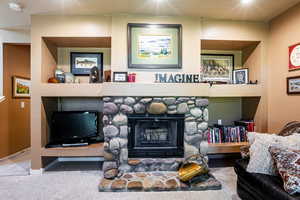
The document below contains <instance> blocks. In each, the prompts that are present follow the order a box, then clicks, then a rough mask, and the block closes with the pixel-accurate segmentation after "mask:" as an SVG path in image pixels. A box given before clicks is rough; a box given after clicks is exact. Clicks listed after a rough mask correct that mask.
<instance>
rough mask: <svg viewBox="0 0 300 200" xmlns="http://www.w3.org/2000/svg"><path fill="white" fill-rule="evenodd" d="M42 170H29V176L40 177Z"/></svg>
mask: <svg viewBox="0 0 300 200" xmlns="http://www.w3.org/2000/svg"><path fill="white" fill-rule="evenodd" d="M43 171H44V169H30V172H29V173H30V175H42V174H43Z"/></svg>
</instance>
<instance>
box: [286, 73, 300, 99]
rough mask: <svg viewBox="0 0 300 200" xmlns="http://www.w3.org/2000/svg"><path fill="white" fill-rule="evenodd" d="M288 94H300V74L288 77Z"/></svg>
mask: <svg viewBox="0 0 300 200" xmlns="http://www.w3.org/2000/svg"><path fill="white" fill-rule="evenodd" d="M287 94H289V95H291V94H300V76H294V77H288V78H287Z"/></svg>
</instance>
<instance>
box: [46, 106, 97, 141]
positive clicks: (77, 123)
mask: <svg viewBox="0 0 300 200" xmlns="http://www.w3.org/2000/svg"><path fill="white" fill-rule="evenodd" d="M50 129H51V130H50V140H51V141H50V143H56V144H58V143H60V144H63V143H72V142H76V141H78V142H80V141H81V140H82V139H88V138H91V137H95V136H97V135H98V112H96V111H88V112H84V111H69V112H54V113H53V115H52V119H51V126H50Z"/></svg>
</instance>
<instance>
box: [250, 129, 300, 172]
mask: <svg viewBox="0 0 300 200" xmlns="http://www.w3.org/2000/svg"><path fill="white" fill-rule="evenodd" d="M270 146H277V147H282V148H292V149H296V150H300V134H294V135H290V136H287V137H283V136H278V135H274V134H273V135H271V134H270V135H267V134H256V135H255V140H254V142H253V144H252V145H251V147H250V161H249V164H248V166H247V172H250V173H260V174H267V175H273V176H275V175H277V173H276V172H277V171H276V167H275V164H274V161H273V159H272V156H271V154H270V152H269V147H270Z"/></svg>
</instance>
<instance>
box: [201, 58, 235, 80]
mask: <svg viewBox="0 0 300 200" xmlns="http://www.w3.org/2000/svg"><path fill="white" fill-rule="evenodd" d="M233 70H234V55H233V54H206V53H203V54H201V70H200V71H201V73H202V81H204V82H226V83H231V82H232V73H233Z"/></svg>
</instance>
